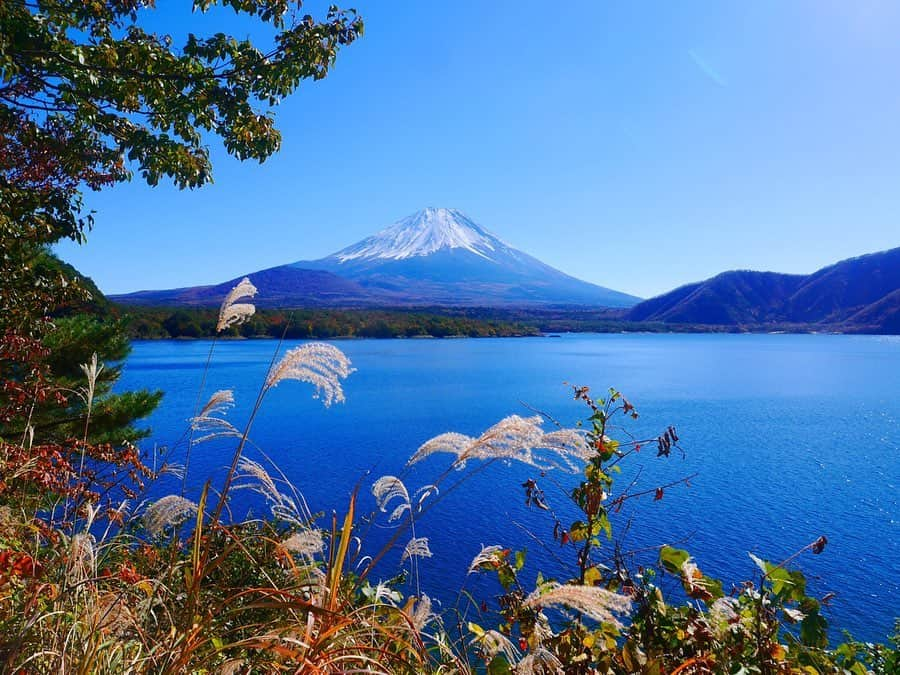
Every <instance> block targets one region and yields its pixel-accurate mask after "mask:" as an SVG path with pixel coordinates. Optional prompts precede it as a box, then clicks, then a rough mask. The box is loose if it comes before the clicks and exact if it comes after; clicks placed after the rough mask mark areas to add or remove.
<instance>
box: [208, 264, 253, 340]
mask: <svg viewBox="0 0 900 675" xmlns="http://www.w3.org/2000/svg"><path fill="white" fill-rule="evenodd" d="M254 295H256V286H254V285H253V284H252V283H250V279H248V278H247V277H244V278H243V279H241V281H240V282H239V283H238V284H237V285H236V286H235V287H234V288H232V289H231V291H229V293H228V295H226V296H225V300H224V301H223V302H222V306H221V307H220V308H219V321H218V322H217V323H216V332H217V333H221V332H222V331H223V330H225V329H226V328H229V327H230V326H237V325H239V324H241V323H243V322H244V321H246V320H247V319H249V318H250V317H251V316H253V315H254V314H255V313H256V307H255V306H254V305H252V304H251V303H249V302H238V300H241V299H243V298H252V297H253V296H254Z"/></svg>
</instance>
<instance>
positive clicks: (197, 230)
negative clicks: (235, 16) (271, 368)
mask: <svg viewBox="0 0 900 675" xmlns="http://www.w3.org/2000/svg"><path fill="white" fill-rule="evenodd" d="M159 4H160V5H161V6H164V7H165V10H157V11H155V12H151V13H148V15H147V16H148V19H149V20H151V21H152V25H153V26H154V27H155V28H157V29H158V30H161V31H165V32H171V33H173V34H176V35H177V34H181V33H183V32H184V31H185V30H189V29H194V30H198V31H199V30H201V29H202V25H198V24H196V23H192V22H197V21H199V22H201V24H203V25H205V26H207V27H209V26H210V25H211V24H215V23H217V22H224V23H225V24H226V25H225V26H224V28H225V29H235V24H234V21H233V20H232V19H231V18H230V16H227V17H224V18H223V17H222V16H221V15H219V16H218V18H215V17H213V18H210V17H199V18H198V17H196V16H195V17H192V16H191V15H190V13H188V12H183V13H180V14H179V13H176V12H177V11H181V10H176V9H175V3H174V2H173V1H172V0H166V2H160V3H159ZM181 4H184V5H185V6H187V5H188V3H187V2H183V3H181ZM355 6H356V7H357V8H358V9H359V10H360V13H361V14H362V15H363V16H364V18H365V20H366V34H365V36H364V37H363V38H362V39H361V40H360V41H359V42H357V43H355V44H353V45H352V46H350V47H349V48H347V49H345V50H344V51H343V52H342V53H341V54H340V55H339V57H338V62H337V65H336V67H335V69H334V71H333V72H332V74H331V75H330V76H329V77H328V78H327V79H325V80H324V81H321V82H318V83H309V84H306V85H304V86H301V88H300V89H299V90H298V91H297V92H296V93H295V95H294V96H293V97H292V98H290V99H289V100H287V101H285V102H284V103H283V104H282V105H281V106H279V107H278V108H277V109H276V115H277V119H278V122H279V126H280V128H281V130H282V132H283V135H284V142H283V148H282V151H281V152H280V154H278V155H277V156H275V157H274V158H272V159H270V160H269V161H267V162H266V163H265V164H262V165H259V164H256V163H249V162H248V163H239V162H237V161H235V160H232V159H230V158H228V157H227V156H226V155H225V153H224V152H223V151H221V150H220V149H218V148H217V149H216V150H215V152H214V167H215V184H213V185H210V186H208V187H205V188H203V189H201V190H198V191H193V192H190V191H185V192H179V191H178V190H176V189H174V188H172V187H170V186H168V185H166V186H163V185H161V186H159V187H157V188H149V187H147V186H146V185H144V184H143V183H141V182H140V180H139V179H135V180H134V181H133V182H132V183H130V184H127V185H123V186H119V187H116V188H113V189H112V190H109V191H106V192H103V193H99V194H89V195H88V196H87V200H86V201H87V204H88V205H89V206H90V207H92V208H94V209H96V210H97V212H98V213H97V216H96V218H97V224H96V227H95V229H94V231H93V233H92V234H91V235H90V237H89V242H88V244H87V245H86V246H84V247H80V248H79V247H76V246H74V245H63V246H60V248H59V250H60V253H61V254H62V255H63V257H64V258H66V259H68V260H70V261H71V262H73V263H74V264H75V265H76V266H77V267H78V268H79V269H81V270H82V271H83V272H84V273H86V274H88V275H90V276H92V277H93V278H94V280H95V281H97V283H98V284H99V285H100V287H101V289H103V290H104V291H105V292H108V293H118V292H126V291H133V290H138V289H147V288H170V287H174V286H187V285H195V284H202V283H213V282H220V281H224V280H226V279H229V278H232V277H235V276H239V275H241V274H244V273H248V272H252V271H255V270H258V269H261V268H265V267H270V266H273V265H278V264H282V263H287V262H292V261H295V260H304V259H314V258H318V257H321V256H324V255H327V254H329V253H331V252H333V251H335V250H337V249H339V248H342V247H344V246H346V245H348V244H350V243H353V242H355V241H357V240H359V239H361V238H363V237H365V236H367V235H369V234H371V233H372V232H374V231H375V230H377V229H380V228H381V227H384V226H386V225H389V224H391V223H393V222H394V221H396V220H398V219H400V218H401V217H403V216H405V215H408V214H409V213H411V212H413V211H415V210H417V209H419V208H422V207H425V206H446V207H452V208H458V209H460V210H462V211H464V212H466V213H467V214H468V215H469V216H471V217H472V218H473V219H474V220H476V221H477V222H479V223H480V224H482V225H484V226H485V227H487V228H488V229H490V230H492V231H494V232H495V233H496V234H498V235H499V236H500V237H501V238H503V239H504V240H506V241H507V242H509V243H510V244H512V245H514V246H516V247H518V248H520V249H522V250H524V251H526V252H528V253H531V254H532V255H535V256H537V257H538V258H540V259H542V260H544V261H545V262H547V263H549V264H551V265H553V266H555V267H558V268H560V269H562V270H563V271H566V272H568V273H570V274H573V275H575V276H578V277H581V278H583V279H585V280H588V281H592V282H595V283H599V284H602V285H604V286H609V287H612V288H615V289H618V290H622V291H626V292H629V293H634V294H636V295H641V296H645V297H646V296H651V295H654V294H657V293H660V292H664V291H666V290H669V289H671V288H673V287H675V286H678V285H680V284H683V283H686V282H689V281H695V280H699V279H702V278H705V277H708V276H711V275H713V274H716V273H718V272H721V271H724V270H726V269H734V268H741V269H759V270H775V271H781V272H811V271H813V270H815V269H817V268H818V267H821V266H823V265H825V264H829V263H831V262H834V261H837V260H839V259H841V258H846V257H850V256H854V255H859V254H861V253H866V252H871V251H876V250H882V249H886V248H893V247H896V246H900V39H898V35H900V3H897V2H893V1H889V0H885V1H884V2H878V1H874V0H870V1H866V0H857V1H854V2H837V1H835V2H831V1H827V0H806V1H802V0H796V1H792V2H783V1H782V0H771V1H758V2H737V1H735V2H697V3H693V2H677V3H673V2H663V1H660V2H655V3H650V2H634V3H632V2H598V1H595V0H585V1H583V2H581V1H576V2H568V3H563V4H556V3H547V2H535V1H531V0H515V1H513V0H510V1H503V2H500V1H498V2H482V1H480V0H454V1H452V2H431V1H423V2H416V3H413V2H388V1H386V0H358V2H357V3H356V5H355ZM308 9H313V6H312V5H311V6H309V7H308ZM151 17H152V18H151ZM237 30H238V31H239V32H240V34H241V35H243V34H245V33H246V32H247V29H246V28H243V27H241V26H238V27H237Z"/></svg>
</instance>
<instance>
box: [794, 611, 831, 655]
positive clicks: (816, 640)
mask: <svg viewBox="0 0 900 675" xmlns="http://www.w3.org/2000/svg"><path fill="white" fill-rule="evenodd" d="M827 630H828V622H827V621H826V620H825V618H824V617H823V616H822V615H821V614H819V612H818V611H815V612H812V613H810V614H807V616H806V618H805V619H803V621H801V622H800V640H801V641H802V642H803V644H805V645H806V646H807V647H827V646H828V634H827Z"/></svg>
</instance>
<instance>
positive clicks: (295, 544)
mask: <svg viewBox="0 0 900 675" xmlns="http://www.w3.org/2000/svg"><path fill="white" fill-rule="evenodd" d="M281 545H282V547H283V548H284V550H285V551H288V552H289V553H294V554H296V555H299V556H303V557H306V558H312V557H313V556H315V555H317V554H319V553H321V552H322V551H323V550H325V540H324V538H323V537H322V532H321V530H313V529H309V530H300V531H299V532H295V533H294V534H292V535H291V536H290V537H288V538H287V539H285V540H284V541H283V542H281Z"/></svg>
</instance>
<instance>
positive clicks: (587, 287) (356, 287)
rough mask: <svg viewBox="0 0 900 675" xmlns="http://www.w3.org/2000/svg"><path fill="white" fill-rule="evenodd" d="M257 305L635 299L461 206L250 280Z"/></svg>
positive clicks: (220, 291) (146, 298) (131, 299)
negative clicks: (564, 267)
mask: <svg viewBox="0 0 900 675" xmlns="http://www.w3.org/2000/svg"><path fill="white" fill-rule="evenodd" d="M247 276H248V277H249V278H250V280H251V281H252V282H253V284H254V285H256V287H257V288H258V289H259V294H258V295H257V297H256V299H255V300H256V304H257V305H258V306H261V307H279V308H288V307H329V306H330V307H352V306H365V307H402V306H407V307H408V306H456V307H460V306H470V307H526V306H535V305H545V306H546V305H581V306H594V307H630V306H632V305H634V304H635V303H637V302H638V301H639V298H636V297H634V296H631V295H627V294H625V293H621V292H619V291H614V290H611V289H609V288H604V287H603V286H597V285H595V284H591V283H588V282H586V281H581V280H580V279H576V278H575V277H572V276H569V275H568V274H565V273H563V272H560V271H559V270H557V269H555V268H553V267H550V266H549V265H546V264H544V263H542V262H541V261H540V260H538V259H536V258H534V257H532V256H530V255H528V254H526V253H523V252H522V251H519V250H517V249H515V248H513V247H512V246H510V245H509V244H507V243H505V242H504V241H502V240H501V239H499V238H498V237H497V236H496V235H494V234H492V233H491V232H490V231H488V230H487V229H486V228H484V227H482V226H481V225H479V224H478V223H476V222H475V221H473V220H472V219H471V218H469V217H468V216H466V215H464V214H463V213H461V212H459V211H457V210H455V209H443V208H428V209H423V210H421V211H418V212H416V213H414V214H412V215H411V216H408V217H406V218H404V219H402V220H400V221H398V222H396V223H395V224H393V225H391V226H389V227H387V228H385V229H383V230H381V231H379V232H377V233H376V234H374V235H372V236H370V237H367V238H366V239H363V240H362V241H360V242H357V243H356V244H353V245H351V246H348V247H347V248H344V249H341V250H340V251H337V252H336V253H333V254H332V255H330V256H327V257H325V258H321V259H319V260H306V261H298V262H294V263H289V264H287V265H281V266H279V267H272V268H269V269H266V270H261V271H259V272H255V273H251V274H248V275H247ZM235 283H237V280H236V279H235V280H230V281H227V282H225V283H222V284H217V285H214V286H198V287H193V288H178V289H172V290H166V291H139V292H137V293H129V294H127V295H119V296H113V298H112V299H113V300H115V301H117V302H121V303H124V304H140V305H193V306H206V305H215V304H217V303H218V302H219V301H220V300H221V298H222V297H223V296H224V295H225V293H227V292H228V290H230V289H231V288H232V286H234V284H235Z"/></svg>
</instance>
